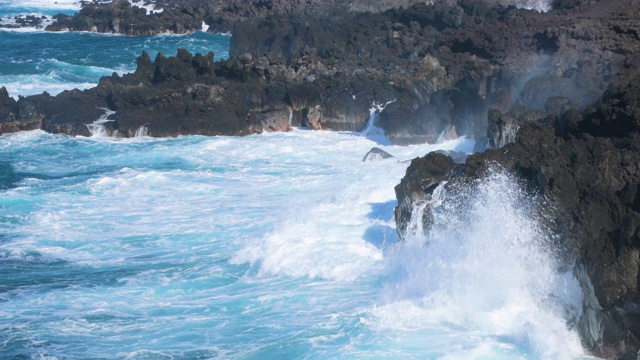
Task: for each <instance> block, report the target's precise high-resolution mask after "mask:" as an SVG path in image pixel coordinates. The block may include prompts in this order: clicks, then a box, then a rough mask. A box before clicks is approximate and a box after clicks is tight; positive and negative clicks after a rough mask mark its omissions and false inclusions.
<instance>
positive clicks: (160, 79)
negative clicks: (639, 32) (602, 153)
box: [20, 0, 632, 143]
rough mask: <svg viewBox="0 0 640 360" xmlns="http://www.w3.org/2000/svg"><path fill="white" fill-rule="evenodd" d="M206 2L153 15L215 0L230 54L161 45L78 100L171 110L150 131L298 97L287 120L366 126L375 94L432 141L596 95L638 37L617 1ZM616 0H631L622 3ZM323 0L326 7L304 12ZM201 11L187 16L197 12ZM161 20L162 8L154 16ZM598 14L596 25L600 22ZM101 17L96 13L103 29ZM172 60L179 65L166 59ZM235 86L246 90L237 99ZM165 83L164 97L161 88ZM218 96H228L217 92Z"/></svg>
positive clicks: (402, 124)
mask: <svg viewBox="0 0 640 360" xmlns="http://www.w3.org/2000/svg"><path fill="white" fill-rule="evenodd" d="M125 3H126V4H125ZM127 4H128V2H126V1H124V2H113V3H111V4H108V5H92V6H87V7H85V8H84V9H83V11H84V15H83V16H84V18H86V19H93V20H92V21H94V25H95V24H96V23H97V22H99V21H101V20H100V19H103V18H104V16H101V15H100V16H99V15H97V13H96V14H94V15H91V14H92V13H89V11H90V10H91V11H94V12H98V11H102V12H103V13H109V12H114V11H115V12H118V11H125V10H126V11H128V10H127V9H133V10H132V11H134V10H135V8H130V5H127ZM207 4H209V3H199V2H195V3H194V4H189V3H176V4H174V5H175V6H177V7H180V6H182V7H185V6H192V7H193V9H192V10H189V11H187V10H185V9H186V8H185V9H182V10H180V11H178V12H179V14H182V15H175V16H174V15H169V14H171V13H172V12H171V11H170V9H168V8H167V7H166V6H165V8H164V9H165V10H164V11H163V12H162V13H160V14H156V15H157V16H171V17H172V19H174V20H175V19H178V18H180V17H181V16H187V14H195V13H196V12H197V11H200V12H201V13H203V14H204V13H206V12H207V11H209V10H206V9H205V8H206V6H210V7H212V8H211V9H214V8H215V9H214V10H215V11H214V10H211V11H214V12H216V14H218V15H219V16H221V18H224V19H226V20H224V21H222V22H220V24H222V23H225V24H228V26H229V27H230V28H232V31H233V37H232V40H231V49H230V54H231V59H230V60H229V61H227V62H223V63H214V64H213V65H211V67H209V68H207V66H208V65H207V66H204V67H203V66H201V65H193V64H192V66H189V65H188V64H189V63H190V61H192V60H188V59H187V60H185V59H184V58H183V59H181V60H180V56H178V60H176V59H173V58H168V60H167V59H164V57H159V58H158V60H160V63H158V62H157V61H156V63H155V65H153V66H157V67H159V69H160V71H161V73H159V74H154V75H153V77H151V76H150V75H144V76H143V73H144V71H143V70H140V69H139V70H138V71H137V72H136V75H134V76H132V75H126V76H124V77H123V79H119V78H117V77H114V76H112V77H109V78H105V79H104V80H102V81H101V83H100V85H98V87H97V88H96V89H92V90H88V91H87V92H86V93H82V94H76V95H74V96H75V98H76V100H78V99H80V98H84V99H86V101H87V103H86V104H85V107H91V106H93V107H103V108H108V109H110V110H113V111H117V113H116V115H114V118H115V119H116V120H118V121H119V122H122V121H128V120H126V119H127V118H132V117H133V116H132V115H133V114H134V113H130V114H128V112H136V111H137V112H136V113H135V114H136V116H138V113H139V114H140V115H141V118H143V119H144V123H148V122H149V121H147V120H149V119H150V118H152V117H153V118H159V119H162V120H159V121H156V123H157V124H160V123H162V121H165V120H166V121H167V122H172V121H173V122H175V124H169V123H166V124H164V123H163V125H162V126H160V127H163V129H162V130H160V129H159V128H158V126H159V125H154V124H151V125H150V134H152V135H155V136H164V135H177V134H185V133H197V134H220V133H227V134H245V133H250V132H252V131H255V129H256V128H259V127H256V126H253V125H251V126H250V125H249V124H248V122H247V116H248V114H249V113H250V112H251V113H253V114H256V112H257V111H258V112H261V113H264V112H265V111H267V112H268V111H271V110H274V109H285V108H291V125H292V126H300V125H305V126H308V127H310V128H314V129H321V128H322V129H335V130H352V131H359V130H362V129H363V128H364V126H365V124H366V120H367V118H368V115H369V109H370V108H371V106H372V104H373V103H385V102H388V101H393V102H391V103H390V104H388V106H387V107H386V108H385V110H384V111H383V112H382V113H381V114H379V118H378V124H377V125H378V126H379V127H381V128H383V129H384V130H385V132H386V134H387V136H388V137H389V138H390V139H391V140H392V141H393V142H395V143H414V142H424V141H430V142H434V141H436V139H437V138H438V137H439V135H440V134H441V133H443V132H444V131H446V130H447V129H448V130H451V129H453V128H455V133H456V135H459V136H463V135H467V136H474V137H476V138H480V137H482V136H484V134H485V132H486V127H487V117H488V115H487V114H488V111H489V110H490V109H497V110H500V111H501V112H503V113H508V112H509V111H511V110H512V109H513V108H514V106H522V107H526V108H530V109H538V110H540V111H546V112H549V111H560V110H562V108H563V106H564V105H561V104H560V103H558V101H556V102H555V103H554V102H553V101H550V100H549V99H565V100H562V101H565V102H566V103H568V104H571V105H570V106H573V107H575V108H577V109H583V108H584V107H586V106H588V105H589V104H591V103H593V102H595V101H596V100H597V99H598V97H599V95H600V94H601V93H602V92H603V91H604V89H605V88H606V86H607V84H608V83H610V82H611V81H612V80H613V79H616V78H617V77H618V74H617V73H616V71H617V69H619V68H620V66H621V65H620V64H622V63H623V62H624V61H625V60H624V59H625V56H626V55H627V54H628V53H629V51H630V50H629V47H632V46H631V44H629V41H630V35H629V34H630V33H629V32H627V31H626V30H624V29H626V28H627V27H629V26H632V25H631V24H630V22H629V20H628V19H626V18H625V17H624V16H622V15H619V13H616V12H615V9H613V10H612V9H611V8H612V7H611V6H609V7H607V8H606V9H605V10H606V11H603V9H601V8H599V7H598V6H600V5H599V3H595V4H592V5H589V4H587V5H582V6H578V7H575V8H571V6H570V4H565V5H564V6H565V7H566V8H567V9H565V10H563V12H562V13H561V12H550V13H546V14H544V13H538V12H535V11H528V10H521V9H517V8H515V7H503V6H499V5H491V4H486V3H483V2H477V1H469V0H464V1H463V0H461V1H459V2H458V3H457V4H447V3H444V2H439V3H437V4H434V5H427V4H424V3H419V4H414V5H412V6H411V7H408V8H402V9H390V10H386V11H384V12H378V13H370V12H364V13H356V12H350V11H348V9H347V10H346V11H345V9H343V8H342V7H341V6H342V5H341V6H338V7H334V8H332V7H330V6H328V3H327V2H323V1H310V2H309V3H308V4H307V5H306V6H303V7H301V8H300V9H297V10H295V11H294V10H292V9H291V5H290V4H289V5H287V4H288V2H286V1H279V2H268V3H264V4H262V5H260V3H255V2H247V3H244V2H242V3H239V2H234V3H233V4H227V3H226V2H217V3H211V4H209V5H207ZM225 4H226V5H225ZM265 4H266V5H265ZM354 4H355V5H357V3H354ZM363 4H364V3H363ZM355 5H354V6H355ZM387 5H388V4H387ZM167 6H168V5H167ZM345 6H346V5H345ZM616 6H618V5H616ZM600 7H602V6H600ZM384 8H386V5H384V4H381V5H380V9H384ZM618 8H619V9H624V4H622V5H619V6H618ZM196 9H200V10H197V11H196ZM305 9H306V10H305ZM316 9H322V11H319V12H313V16H309V15H307V13H305V11H307V10H308V11H311V10H314V11H315V10H316ZM136 11H137V10H136ZM176 11H177V10H176ZM81 13H82V12H81ZM101 14H102V13H101ZM140 14H142V12H140ZM253 15H255V17H253ZM578 15H579V16H578ZM141 16H142V15H141ZM144 16H145V19H148V18H149V17H150V16H155V15H144ZM188 16H189V18H190V19H200V18H199V16H200V15H198V16H195V15H194V16H191V15H188ZM74 18H75V17H74ZM78 19H79V18H78ZM234 19H235V20H234ZM74 21H75V20H74ZM137 21H138V20H136V19H134V18H131V20H130V23H131V24H134V25H135V24H138V25H135V26H137V28H138V29H142V28H143V27H142V25H143V24H145V23H144V22H140V23H138V22H137ZM140 21H142V20H140ZM149 21H150V20H149ZM198 21H199V20H198ZM198 21H195V22H194V23H193V26H196V25H197V26H200V23H199V22H198ZM602 23H604V24H606V26H603V25H601V24H602ZM154 24H155V22H154ZM161 24H164V23H163V22H162V21H159V20H158V22H157V24H156V25H155V26H161ZM591 25H595V26H598V27H599V28H598V30H599V31H600V32H599V33H598V34H597V36H596V35H595V34H592V28H591ZM96 26H97V25H96ZM109 26H112V25H109ZM122 26H123V23H122V22H121V23H120V28H121V29H122ZM162 26H164V25H162ZM625 26H626V27H625ZM106 27H107V25H106V23H104V24H103V25H100V26H98V28H99V29H105V31H106ZM156 30H157V29H156ZM156 30H149V31H156ZM509 34H513V35H509ZM185 56H186V55H185ZM189 56H193V55H189ZM187 57H188V56H187ZM194 58H195V57H194ZM198 59H203V57H202V56H200V57H198ZM198 61H202V60H198ZM180 64H182V65H180ZM143 65H144V64H143ZM165 67H170V68H171V69H170V70H166V71H168V72H166V71H165V70H162V69H164V68H165ZM154 71H155V70H154ZM162 71H165V72H166V73H162ZM140 84H142V85H140ZM133 85H137V88H136V87H134V86H133ZM201 85H206V86H213V85H215V86H217V87H216V88H208V90H206V92H207V94H206V95H205V94H204V93H203V91H205V90H204V88H203V87H202V86H201ZM170 88H171V89H173V95H171V96H170V95H169V93H170V92H171V91H170V90H169V89H170ZM189 88H191V89H192V91H193V90H194V89H195V90H196V91H195V93H193V94H192V93H190V92H188V91H187V89H189ZM222 89H226V90H225V91H221V90H222ZM234 91H244V92H245V93H246V94H251V96H247V97H245V99H244V100H241V99H239V98H237V96H236V95H234ZM160 92H162V94H163V95H160ZM185 93H189V94H191V95H190V96H185ZM142 94H145V95H142ZM151 94H153V95H151ZM203 96H204V97H207V98H208V101H209V104H208V105H205V104H204V103H203V102H202V101H203ZM68 97H69V95H62V96H60V98H61V99H66V98H68ZM159 97H161V98H163V99H164V100H163V101H162V103H164V105H161V106H160V103H156V102H155V101H156V100H158V99H159ZM143 98H146V99H143ZM154 99H155V100H154ZM248 99H251V100H248ZM394 100H395V101H394ZM24 101H26V102H29V101H31V100H29V99H25V100H24ZM34 101H35V98H34ZM56 101H59V100H51V103H54V102H56ZM216 101H217V102H220V103H222V102H224V103H225V104H215V105H214V104H213V102H216ZM32 102H33V101H32ZM35 102H38V103H39V104H40V105H42V106H43V108H42V113H43V114H44V115H45V117H46V119H45V122H49V123H51V121H52V119H49V118H48V117H47V116H46V115H47V114H48V113H49V110H47V106H45V103H44V102H42V101H39V100H38V101H35ZM168 104H171V105H168ZM554 104H555V105H554ZM142 108H144V109H145V110H144V111H143V110H142ZM134 109H137V110H135V111H134ZM554 109H555V110H554ZM558 109H560V110H558ZM214 110H215V111H219V112H216V113H217V114H220V116H219V117H218V119H216V122H217V123H219V122H220V121H223V122H229V124H228V126H223V127H220V126H218V125H210V124H208V123H209V122H211V119H210V118H209V117H207V116H206V115H205V113H206V112H207V111H214ZM144 114H147V115H146V116H142V115H144ZM167 114H170V115H167ZM68 117H73V115H69V116H66V115H65V116H62V114H58V117H57V120H55V121H62V120H60V119H63V118H68ZM220 117H225V119H222V120H221V119H220ZM255 118H256V117H255V116H251V119H255ZM20 119H23V120H25V121H29V120H31V119H30V118H24V117H21V118H20ZM94 120H95V119H94ZM231 123H233V125H231ZM132 125H133V123H132ZM135 125H138V124H135ZM154 127H155V128H156V130H154ZM63 128H65V129H70V132H69V133H74V131H76V130H73V129H79V128H81V127H77V126H67V127H56V131H58V130H60V131H64V132H67V130H64V129H63ZM214 128H215V130H214ZM272 128H274V129H275V128H276V127H273V126H272ZM277 128H283V129H286V128H287V127H286V126H284V127H277ZM77 131H80V130H77ZM130 132H131V131H124V132H123V131H121V132H120V134H127V133H130Z"/></svg>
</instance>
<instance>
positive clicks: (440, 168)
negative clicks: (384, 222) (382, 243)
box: [396, 73, 640, 358]
mask: <svg viewBox="0 0 640 360" xmlns="http://www.w3.org/2000/svg"><path fill="white" fill-rule="evenodd" d="M636 79H640V73H639V74H637V75H636ZM638 83H640V82H635V84H638ZM639 104H640V88H638V86H637V85H634V86H631V87H628V88H625V89H612V90H610V91H609V92H607V93H606V94H605V96H604V97H603V99H602V100H601V101H600V102H599V104H598V105H597V106H594V107H590V108H587V109H585V110H584V111H582V112H581V113H579V114H576V113H575V111H574V113H571V112H572V111H571V110H569V111H568V112H567V113H565V116H564V118H567V117H568V118H570V119H569V120H566V119H565V120H564V121H562V120H558V121H555V122H554V125H552V126H551V125H548V124H544V123H540V122H536V121H530V120H529V121H527V120H524V119H521V123H520V124H519V126H520V128H519V130H518V131H517V133H516V135H515V138H514V139H513V142H510V143H508V144H506V145H504V146H503V147H500V148H498V149H490V150H487V151H485V152H484V153H478V154H474V155H472V156H470V157H469V158H468V159H467V161H466V163H465V164H464V165H455V164H453V162H452V161H450V160H446V159H445V158H443V157H442V156H436V155H432V154H430V155H427V156H426V157H424V158H419V159H415V160H414V161H413V162H412V163H411V166H410V167H409V168H408V169H407V174H406V176H405V178H404V179H403V180H402V182H401V183H400V185H398V186H397V187H396V194H397V197H398V207H397V208H396V221H397V225H398V229H399V232H400V234H401V235H403V230H404V229H406V227H407V226H408V224H409V219H411V216H412V213H411V212H412V211H414V212H415V203H416V201H422V202H425V201H428V199H429V197H430V194H431V193H432V192H433V190H434V189H435V187H436V186H437V184H439V183H441V182H443V181H449V182H450V184H454V183H471V182H472V181H473V180H474V179H478V178H481V177H483V176H484V174H486V173H487V171H489V169H490V168H492V167H495V166H500V167H501V168H504V169H506V170H507V171H509V172H511V173H513V174H517V175H518V176H519V177H520V178H521V179H523V180H524V181H525V182H526V184H528V189H529V191H531V192H532V193H536V194H542V195H544V196H543V197H542V198H550V199H554V200H555V201H557V203H558V206H559V210H558V211H557V212H556V213H554V214H553V215H554V216H555V220H554V221H552V222H551V223H550V224H548V225H549V226H550V227H552V228H553V229H555V231H557V232H558V233H559V234H560V235H561V236H560V239H562V243H561V244H558V245H559V248H560V249H561V251H562V252H563V254H562V255H563V256H564V259H565V260H566V262H567V264H576V265H575V268H574V273H575V274H576V277H577V278H578V279H579V281H580V284H581V286H582V289H583V295H584V302H583V313H582V316H581V318H580V319H579V321H578V324H577V326H578V330H579V333H580V335H581V338H582V341H583V344H584V345H585V347H586V348H587V349H588V350H589V351H591V352H592V353H593V354H595V355H597V356H603V357H610V356H621V358H622V357H625V356H632V355H633V356H635V354H636V353H637V351H638V350H639V349H640V341H639V340H638V339H639V336H640V327H638V321H637V319H638V316H639V315H640V310H639V309H640V288H639V280H640V276H639V275H640V257H639V256H640V206H638V204H640V200H639V199H640V165H639V164H640V128H639V127H638V120H637V119H640V113H638V109H639V107H638V105H639ZM568 124H569V125H568ZM412 209H413V210H412ZM544 211H550V210H548V209H545V210H544ZM413 215H415V214H413ZM423 222H424V226H425V227H428V223H429V218H428V217H425V216H424V215H423Z"/></svg>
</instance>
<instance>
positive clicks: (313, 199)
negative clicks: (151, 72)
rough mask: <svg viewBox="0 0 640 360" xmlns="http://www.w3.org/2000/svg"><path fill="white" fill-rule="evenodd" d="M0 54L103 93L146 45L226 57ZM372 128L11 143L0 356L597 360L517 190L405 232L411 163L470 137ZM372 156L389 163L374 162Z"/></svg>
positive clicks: (0, 61)
mask: <svg viewBox="0 0 640 360" xmlns="http://www.w3.org/2000/svg"><path fill="white" fill-rule="evenodd" d="M11 3H12V4H14V2H11ZM7 4H8V2H0V6H2V7H0V9H2V10H1V11H13V10H12V9H13V8H12V7H11V6H9V5H7ZM21 4H22V5H21V6H24V2H21ZM32 4H36V3H32ZM42 4H48V5H50V6H51V7H54V8H55V9H54V10H56V11H57V10H59V8H58V7H60V8H64V6H69V8H70V9H73V7H72V5H65V4H68V3H64V2H59V3H58V4H55V6H54V5H51V4H52V2H48V3H47V2H38V3H37V4H36V5H33V6H34V11H35V10H38V11H42V12H44V11H49V10H47V9H43V7H42V6H41V5H42ZM14 5H15V4H14ZM0 44H2V47H3V49H6V50H4V51H3V52H1V53H0V65H1V66H0V86H3V85H4V86H7V85H8V87H9V89H10V90H9V91H10V93H11V94H12V95H13V96H17V95H27V94H29V93H32V92H33V93H36V92H39V91H44V90H46V91H49V92H51V93H55V92H56V91H61V90H62V89H69V88H73V87H76V86H78V84H87V86H90V84H94V83H96V82H97V79H98V78H99V76H101V74H103V72H104V73H105V74H106V73H111V72H112V71H118V72H125V71H130V70H132V69H133V68H134V64H135V59H136V57H137V56H138V55H139V52H141V51H142V50H146V51H149V52H150V53H153V52H154V51H158V50H162V51H164V52H165V53H168V54H173V53H175V48H176V47H179V46H180V47H186V48H187V49H189V50H191V51H198V52H207V51H209V50H213V51H214V52H215V53H216V57H217V58H218V54H221V56H226V54H227V51H228V47H227V46H228V45H227V44H228V38H227V37H224V36H220V35H210V34H204V33H198V34H194V35H190V36H157V37H136V38H129V37H123V36H106V35H95V34H77V33H61V34H47V33H44V32H41V31H40V32H38V31H31V32H11V31H2V32H0ZM114 49H123V50H120V51H114ZM152 56H153V54H152ZM51 64H53V65H51ZM47 66H53V67H54V68H55V66H58V68H55V69H54V70H51V69H49V70H45V69H46V68H47ZM53 73H55V74H53ZM59 73H64V74H67V75H65V76H56V75H57V74H59ZM385 100H386V99H381V100H380V101H381V102H382V101H385ZM372 120H373V118H372ZM365 133H366V134H354V133H339V132H324V131H307V130H298V129H296V130H294V131H291V132H288V133H269V134H262V135H252V136H247V137H223V136H220V137H201V136H184V137H178V138H162V139H155V138H149V137H144V136H142V137H138V138H132V139H114V138H108V137H100V136H96V137H91V138H84V137H70V136H65V135H51V134H46V133H44V132H41V131H31V132H21V133H15V134H5V135H2V136H0V358H1V359H212V358H224V359H545V360H546V359H586V358H588V357H587V356H585V355H584V354H583V351H582V349H581V346H580V342H579V339H578V336H577V334H576V331H575V329H574V328H573V324H574V323H575V319H576V317H577V316H579V312H580V301H581V298H580V296H581V295H580V289H579V287H578V284H577V282H576V280H575V279H574V278H573V276H572V275H571V274H567V273H563V272H561V271H559V270H558V264H557V263H556V261H555V260H554V259H555V253H554V249H553V247H552V246H551V244H552V241H551V240H552V238H553V236H554V234H551V233H549V232H548V231H546V230H545V229H544V227H543V226H542V225H541V224H540V222H539V221H538V220H537V219H536V217H535V216H533V215H532V211H531V209H530V208H528V204H530V203H531V201H530V199H529V198H528V197H527V195H526V193H524V192H523V191H522V189H521V188H520V187H519V185H518V183H517V181H515V179H513V178H512V177H511V176H510V175H509V174H505V173H503V172H501V171H499V170H496V171H495V172H494V173H493V174H492V175H490V176H489V177H487V178H486V179H484V180H483V181H481V182H478V183H477V184H476V185H475V186H473V187H470V188H469V189H463V190H462V191H461V192H457V193H454V192H452V190H449V189H447V188H446V186H444V185H443V186H442V187H440V188H439V189H438V191H437V194H439V196H436V197H435V199H434V200H433V203H432V204H424V203H423V204H420V203H418V204H415V206H416V212H417V213H420V211H429V210H428V209H429V208H430V207H432V208H435V210H434V211H433V214H432V216H433V219H434V226H433V227H432V228H431V229H428V230H424V229H422V228H421V223H420V222H419V221H417V220H418V219H417V218H416V219H414V222H415V223H414V224H413V226H412V229H414V231H413V232H412V233H410V234H409V236H408V237H407V239H406V240H405V241H399V239H398V236H397V234H396V229H395V222H394V219H393V209H394V207H395V205H396V200H395V194H394V190H393V188H394V186H395V185H396V184H398V182H399V181H400V179H401V178H402V177H403V176H404V174H405V171H406V168H407V166H408V163H407V160H410V159H412V158H414V157H416V156H423V155H425V154H426V153H428V152H430V151H434V150H439V149H440V150H455V151H461V152H466V153H469V152H471V151H472V149H473V146H474V143H473V141H472V140H470V139H465V138H460V139H457V140H452V141H447V142H443V143H439V144H432V145H430V144H424V145H414V146H405V147H400V146H393V145H390V144H389V143H388V142H387V141H385V139H384V137H383V133H382V132H381V131H380V130H379V129H377V128H375V126H373V123H371V124H370V126H369V127H368V128H367V130H366V131H365ZM374 146H378V147H381V148H383V149H384V150H386V151H388V152H389V153H391V154H393V155H394V156H395V158H393V159H388V160H383V161H372V162H362V161H361V160H362V157H363V156H364V154H365V153H366V152H367V151H368V150H370V149H371V148H372V147H374ZM426 205H429V206H430V207H427V206H426Z"/></svg>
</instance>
